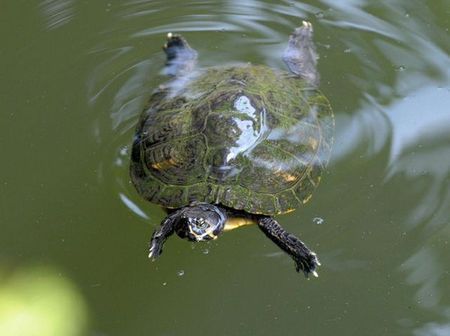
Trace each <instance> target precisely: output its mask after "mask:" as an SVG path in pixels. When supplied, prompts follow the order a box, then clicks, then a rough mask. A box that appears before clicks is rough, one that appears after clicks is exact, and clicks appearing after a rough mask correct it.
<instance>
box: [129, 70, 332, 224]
mask: <svg viewBox="0 0 450 336" xmlns="http://www.w3.org/2000/svg"><path fill="white" fill-rule="evenodd" d="M333 129H334V119H333V113H332V110H331V107H330V104H329V102H328V100H327V99H326V98H325V96H324V95H323V94H322V93H321V92H320V91H318V90H317V89H315V88H313V87H311V86H310V85H308V83H307V82H306V81H304V80H301V79H299V78H298V77H295V76H293V75H291V74H289V73H286V72H282V71H277V70H273V69H270V68H268V67H265V66H253V65H243V66H229V67H214V68H209V69H205V70H202V71H198V72H197V73H195V74H192V75H191V76H189V77H183V78H178V79H175V80H173V81H172V82H170V83H169V84H168V85H166V86H165V87H161V88H160V89H158V90H157V91H156V92H155V93H154V94H153V95H152V97H151V98H150V100H149V103H148V104H147V106H146V108H145V109H144V112H143V113H142V116H141V119H140V121H139V124H138V127H137V131H136V136H135V141H134V143H133V149H132V155H131V179H132V181H133V183H134V185H135V186H136V188H137V190H138V192H139V193H140V194H141V195H142V196H143V197H144V198H146V199H147V200H149V201H151V202H153V203H157V204H160V205H162V206H164V207H167V208H179V207H183V206H186V205H188V204H190V203H192V202H206V203H216V204H222V205H224V206H227V207H230V208H234V209H238V210H244V211H246V212H249V213H255V214H265V215H274V214H279V213H285V212H289V211H292V210H294V209H295V208H297V207H298V206H299V205H301V204H303V203H305V202H306V201H308V199H309V198H310V196H311V194H312V192H313V190H314V189H315V188H316V187H317V185H318V184H319V181H320V174H321V172H322V170H323V168H324V167H325V165H326V163H327V161H328V158H329V154H330V150H331V143H332V134H333Z"/></svg>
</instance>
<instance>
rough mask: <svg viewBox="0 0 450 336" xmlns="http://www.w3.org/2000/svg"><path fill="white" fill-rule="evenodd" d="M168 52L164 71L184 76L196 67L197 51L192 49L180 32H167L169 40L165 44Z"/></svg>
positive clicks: (165, 49) (167, 73) (164, 47)
mask: <svg viewBox="0 0 450 336" xmlns="http://www.w3.org/2000/svg"><path fill="white" fill-rule="evenodd" d="M163 50H164V52H165V53H166V57H167V60H166V68H165V70H164V73H165V74H166V75H169V76H182V75H185V74H187V73H189V72H190V71H192V69H193V68H194V67H195V64H196V61H197V52H196V51H195V50H194V49H192V48H191V47H190V46H189V44H188V43H187V41H186V39H185V38H184V37H182V36H181V35H178V34H172V33H168V34H167V42H166V44H164V46H163Z"/></svg>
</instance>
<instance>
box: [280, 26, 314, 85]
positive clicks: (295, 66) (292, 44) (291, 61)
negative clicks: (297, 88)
mask: <svg viewBox="0 0 450 336" xmlns="http://www.w3.org/2000/svg"><path fill="white" fill-rule="evenodd" d="M312 36H313V28H312V25H311V23H310V22H307V21H303V24H302V26H301V27H298V28H296V29H295V30H294V32H293V33H292V34H291V36H290V37H289V42H288V46H287V48H286V50H285V51H284V54H283V61H284V62H285V63H286V65H287V67H288V68H289V70H290V71H291V72H292V73H293V74H295V75H297V76H299V77H300V78H302V79H304V80H306V81H307V82H308V83H310V84H311V85H313V86H318V85H319V73H318V72H317V59H318V58H319V57H318V56H317V53H316V47H315V46H314V42H313V40H312Z"/></svg>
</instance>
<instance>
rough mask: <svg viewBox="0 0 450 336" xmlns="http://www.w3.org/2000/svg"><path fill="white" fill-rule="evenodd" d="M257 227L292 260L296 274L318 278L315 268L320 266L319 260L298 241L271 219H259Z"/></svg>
mask: <svg viewBox="0 0 450 336" xmlns="http://www.w3.org/2000/svg"><path fill="white" fill-rule="evenodd" d="M258 226H259V228H260V229H261V230H262V232H264V234H265V235H266V236H267V237H268V238H269V239H270V240H272V241H273V242H274V243H275V244H276V245H277V246H278V247H279V248H281V249H282V250H283V251H284V252H286V253H287V254H289V255H290V256H291V258H292V259H294V261H295V265H296V267H295V269H296V270H297V272H300V271H303V273H304V274H305V276H306V277H309V274H313V275H314V276H315V277H317V276H318V275H317V272H316V268H317V266H320V262H319V259H317V256H316V254H315V253H314V252H312V251H311V250H310V249H309V248H308V247H307V246H306V245H305V244H304V243H303V242H302V241H301V240H300V239H298V238H297V237H296V236H294V235H293V234H291V233H289V232H287V231H286V230H285V229H283V227H282V226H281V225H280V224H279V223H278V222H277V221H276V220H275V219H273V218H271V217H260V218H259V219H258Z"/></svg>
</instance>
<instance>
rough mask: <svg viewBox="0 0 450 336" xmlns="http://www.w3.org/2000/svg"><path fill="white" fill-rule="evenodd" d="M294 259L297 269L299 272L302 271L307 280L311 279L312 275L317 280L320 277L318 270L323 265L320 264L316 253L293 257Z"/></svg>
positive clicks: (300, 254)
mask: <svg viewBox="0 0 450 336" xmlns="http://www.w3.org/2000/svg"><path fill="white" fill-rule="evenodd" d="M303 252H306V251H303ZM293 259H294V261H295V264H296V267H295V269H296V271H297V272H300V271H302V272H303V273H304V274H305V277H307V278H309V275H310V274H312V275H313V276H314V277H316V278H318V277H319V274H318V273H317V271H316V268H317V267H318V266H320V265H321V264H320V262H319V259H318V258H317V255H316V253H314V252H310V251H308V252H306V253H299V255H297V256H295V257H293Z"/></svg>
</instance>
